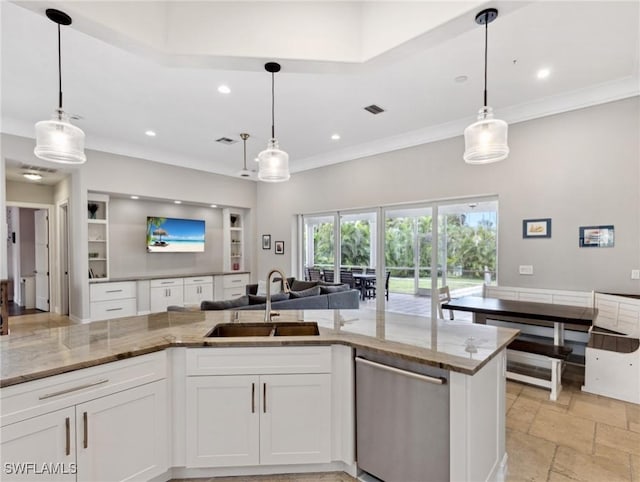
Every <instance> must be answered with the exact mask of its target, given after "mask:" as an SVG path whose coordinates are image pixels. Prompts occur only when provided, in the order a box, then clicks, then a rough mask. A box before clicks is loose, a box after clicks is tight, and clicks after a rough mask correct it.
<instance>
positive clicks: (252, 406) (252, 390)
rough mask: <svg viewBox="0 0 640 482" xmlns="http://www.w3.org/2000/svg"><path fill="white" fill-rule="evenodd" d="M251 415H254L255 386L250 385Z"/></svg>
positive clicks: (253, 384)
mask: <svg viewBox="0 0 640 482" xmlns="http://www.w3.org/2000/svg"><path fill="white" fill-rule="evenodd" d="M251 413H256V384H255V383H252V384H251Z"/></svg>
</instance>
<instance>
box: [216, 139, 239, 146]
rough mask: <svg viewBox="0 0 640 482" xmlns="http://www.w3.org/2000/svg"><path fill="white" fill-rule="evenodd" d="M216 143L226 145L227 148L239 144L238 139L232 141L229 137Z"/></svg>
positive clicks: (217, 140)
mask: <svg viewBox="0 0 640 482" xmlns="http://www.w3.org/2000/svg"><path fill="white" fill-rule="evenodd" d="M216 142H219V143H220V144H224V145H226V146H230V145H231V144H235V143H236V142H238V141H237V140H236V139H230V138H229V137H221V138H220V139H216Z"/></svg>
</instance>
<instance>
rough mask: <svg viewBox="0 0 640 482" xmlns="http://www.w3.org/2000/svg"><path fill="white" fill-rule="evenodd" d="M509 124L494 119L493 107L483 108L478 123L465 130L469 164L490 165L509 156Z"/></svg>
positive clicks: (465, 156)
mask: <svg viewBox="0 0 640 482" xmlns="http://www.w3.org/2000/svg"><path fill="white" fill-rule="evenodd" d="M507 130H508V126H507V123H506V122H505V121H503V120H500V119H494V118H493V111H492V109H491V107H483V108H482V109H480V111H479V113H478V121H477V122H474V123H473V124H471V125H470V126H469V127H467V128H466V129H465V130H464V145H465V149H464V156H463V157H464V160H465V162H467V164H489V163H491V162H497V161H501V160H503V159H506V157H507V156H508V155H509V146H508V144H507Z"/></svg>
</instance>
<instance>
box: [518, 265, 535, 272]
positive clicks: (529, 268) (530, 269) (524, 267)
mask: <svg viewBox="0 0 640 482" xmlns="http://www.w3.org/2000/svg"><path fill="white" fill-rule="evenodd" d="M520 274H533V266H532V265H530V264H521V265H520Z"/></svg>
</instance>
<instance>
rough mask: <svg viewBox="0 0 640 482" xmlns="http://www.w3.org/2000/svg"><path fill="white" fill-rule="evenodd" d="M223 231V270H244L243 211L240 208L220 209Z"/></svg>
mask: <svg viewBox="0 0 640 482" xmlns="http://www.w3.org/2000/svg"><path fill="white" fill-rule="evenodd" d="M222 227H223V231H224V243H223V251H224V253H223V254H224V256H223V269H224V271H227V272H229V271H244V213H242V212H241V211H240V210H236V209H234V210H232V209H229V208H225V209H223V210H222Z"/></svg>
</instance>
